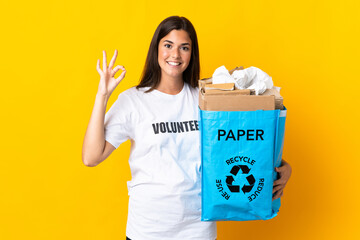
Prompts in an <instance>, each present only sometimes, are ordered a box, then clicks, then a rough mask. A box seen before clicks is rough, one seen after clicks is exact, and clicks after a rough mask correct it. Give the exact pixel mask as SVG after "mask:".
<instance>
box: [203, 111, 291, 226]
mask: <svg viewBox="0 0 360 240" xmlns="http://www.w3.org/2000/svg"><path fill="white" fill-rule="evenodd" d="M285 119H286V108H285V110H257V111H204V110H201V109H199V126H200V134H201V136H200V139H201V163H202V168H201V173H202V178H201V181H202V195H201V196H202V204H201V205H202V212H201V220H202V221H215V220H221V221H248V220H267V219H271V218H273V217H275V216H276V215H277V213H278V211H279V208H280V205H281V202H280V198H278V199H276V200H274V201H272V196H273V194H272V190H273V181H274V180H276V179H277V178H278V176H277V172H276V171H275V167H279V166H280V165H281V159H282V158H281V157H282V149H283V144H284V132H285Z"/></svg>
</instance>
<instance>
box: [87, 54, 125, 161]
mask: <svg viewBox="0 0 360 240" xmlns="http://www.w3.org/2000/svg"><path fill="white" fill-rule="evenodd" d="M116 57H117V50H115V53H114V56H113V57H112V59H111V61H110V64H109V66H107V61H106V52H105V51H103V70H101V69H100V60H98V61H97V66H96V70H97V71H98V73H99V74H100V82H99V87H98V92H97V94H96V98H95V104H94V108H93V111H92V114H91V117H90V121H89V125H88V127H87V129H86V133H85V137H84V143H83V148H82V161H83V163H84V164H85V165H86V166H89V167H93V166H96V165H98V164H99V163H101V162H102V161H104V160H105V159H106V158H107V157H108V156H109V155H110V154H111V153H112V152H113V151H114V150H115V147H114V146H112V145H111V144H110V143H108V142H107V141H105V128H104V120H105V111H106V105H107V102H108V100H109V98H110V95H111V93H112V92H113V91H114V89H115V88H116V86H117V85H118V84H119V83H120V81H121V80H122V79H123V78H124V77H125V73H126V70H125V68H124V67H123V66H120V65H118V66H116V67H115V68H114V69H112V67H113V66H114V64H115V60H116ZM120 69H122V70H123V72H122V73H121V74H120V76H119V77H118V78H116V79H115V77H114V76H115V74H116V72H118V71H119V70H120Z"/></svg>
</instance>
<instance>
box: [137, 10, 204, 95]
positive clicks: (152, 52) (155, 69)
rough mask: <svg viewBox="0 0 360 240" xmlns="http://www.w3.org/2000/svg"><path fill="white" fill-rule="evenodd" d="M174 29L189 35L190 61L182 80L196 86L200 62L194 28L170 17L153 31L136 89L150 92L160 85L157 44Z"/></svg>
mask: <svg viewBox="0 0 360 240" xmlns="http://www.w3.org/2000/svg"><path fill="white" fill-rule="evenodd" d="M174 29H176V30H185V31H186V32H187V33H188V34H189V37H190V39H191V42H192V50H191V59H190V63H189V65H188V67H187V68H186V70H185V71H184V72H183V79H184V82H187V83H188V84H189V85H190V86H192V87H194V88H195V87H196V86H197V81H198V80H199V77H200V61H199V45H198V40H197V35H196V31H195V28H194V26H193V25H192V24H191V22H190V21H189V20H188V19H187V18H185V17H180V16H171V17H168V18H166V19H164V20H163V21H162V22H161V23H160V24H159V26H158V27H157V28H156V30H155V33H154V36H153V38H152V40H151V43H150V47H149V51H148V55H147V57H146V61H145V66H144V69H143V72H142V75H141V78H140V83H139V85H137V86H136V88H137V89H139V88H141V87H150V89H149V90H147V91H146V92H150V91H152V90H153V89H154V88H156V87H157V86H158V84H159V83H160V80H161V68H160V66H159V62H158V46H159V42H160V40H161V39H162V38H163V37H165V36H166V35H167V34H168V33H169V32H171V31H172V30H174Z"/></svg>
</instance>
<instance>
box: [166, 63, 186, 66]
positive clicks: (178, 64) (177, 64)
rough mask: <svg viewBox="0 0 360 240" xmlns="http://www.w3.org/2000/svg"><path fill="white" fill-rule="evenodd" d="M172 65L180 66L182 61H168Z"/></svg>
mask: <svg viewBox="0 0 360 240" xmlns="http://www.w3.org/2000/svg"><path fill="white" fill-rule="evenodd" d="M167 63H168V64H169V65H170V66H175V67H176V66H180V65H181V64H182V63H179V62H167Z"/></svg>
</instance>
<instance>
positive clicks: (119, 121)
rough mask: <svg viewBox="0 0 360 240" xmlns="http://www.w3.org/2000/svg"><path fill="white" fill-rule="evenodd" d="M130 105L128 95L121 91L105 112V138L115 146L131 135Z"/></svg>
mask: <svg viewBox="0 0 360 240" xmlns="http://www.w3.org/2000/svg"><path fill="white" fill-rule="evenodd" d="M131 106H132V104H131V102H130V97H129V96H128V95H127V94H125V92H122V93H120V94H119V96H118V99H117V100H116V101H115V102H114V103H113V105H112V106H111V107H110V109H109V111H108V112H107V113H106V114H105V120H104V127H105V132H104V133H105V140H106V141H107V142H109V143H111V145H113V146H114V147H115V148H118V147H119V146H120V144H121V143H123V142H125V141H126V140H128V139H130V138H131V136H132V127H131V125H132V122H133V121H132V119H131V116H132V110H133V109H132V108H131Z"/></svg>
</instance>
